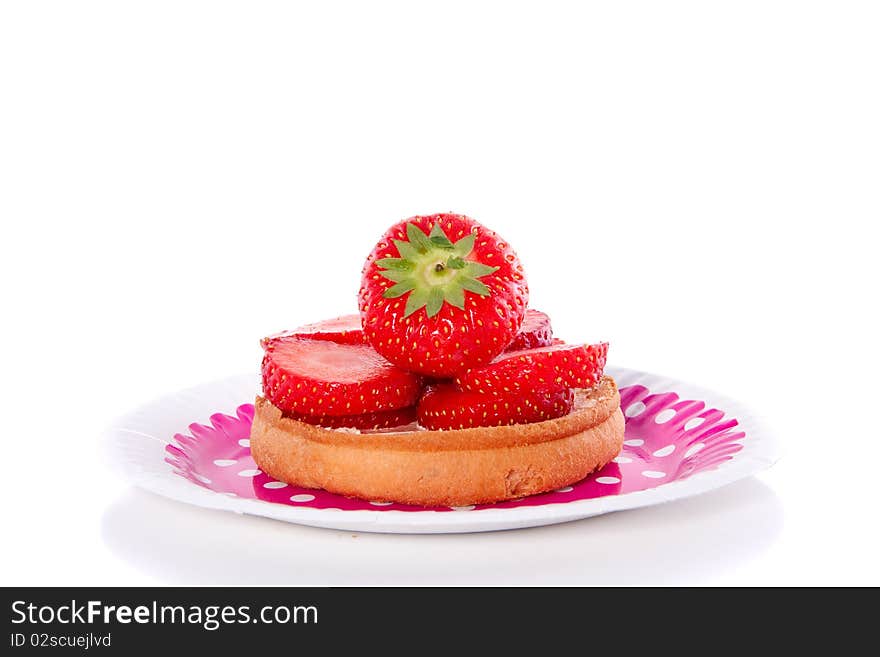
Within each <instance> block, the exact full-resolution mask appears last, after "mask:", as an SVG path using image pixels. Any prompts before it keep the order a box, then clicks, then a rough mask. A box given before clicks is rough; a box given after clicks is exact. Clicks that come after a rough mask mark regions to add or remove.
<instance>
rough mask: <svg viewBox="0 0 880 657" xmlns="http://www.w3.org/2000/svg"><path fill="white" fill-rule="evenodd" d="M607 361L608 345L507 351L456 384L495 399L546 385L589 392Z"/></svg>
mask: <svg viewBox="0 0 880 657" xmlns="http://www.w3.org/2000/svg"><path fill="white" fill-rule="evenodd" d="M607 357H608V343H607V342H600V343H599V344H593V345H573V344H563V345H555V346H552V347H540V348H538V349H528V350H525V351H508V352H507V353H504V354H502V355H501V356H499V357H498V358H496V359H495V360H494V361H492V362H491V363H489V364H488V365H485V366H483V367H478V368H475V369H472V370H468V371H467V372H465V373H464V374H462V375H461V376H459V377H458V378H457V379H456V380H455V382H456V383H457V384H458V385H459V386H460V387H461V389H462V390H470V391H473V392H480V393H485V394H494V395H503V394H506V393H509V392H516V391H527V390H533V389H540V388H542V387H546V386H547V385H558V386H567V387H570V388H589V387H591V386H594V385H596V383H597V382H598V381H599V379H601V378H602V371H603V369H604V368H605V360H606V358H607Z"/></svg>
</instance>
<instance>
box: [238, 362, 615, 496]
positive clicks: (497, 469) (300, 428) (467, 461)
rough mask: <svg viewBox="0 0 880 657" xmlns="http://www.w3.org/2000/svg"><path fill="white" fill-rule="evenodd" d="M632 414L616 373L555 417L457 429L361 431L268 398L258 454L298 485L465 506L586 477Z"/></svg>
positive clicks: (604, 459)
mask: <svg viewBox="0 0 880 657" xmlns="http://www.w3.org/2000/svg"><path fill="white" fill-rule="evenodd" d="M623 430H624V420H623V414H622V413H621V410H620V396H619V394H618V392H617V386H616V385H615V383H614V381H613V379H611V378H610V377H605V378H604V379H603V380H602V381H600V382H599V384H598V385H597V386H596V387H594V388H592V389H590V390H583V391H578V393H577V399H576V402H575V408H574V410H572V412H571V413H569V414H568V415H566V416H564V417H562V418H556V419H554V420H547V421H544V422H536V423H532V424H524V425H513V426H503V427H477V428H472V429H458V430H449V431H423V430H417V431H400V432H386V433H364V434H360V433H355V432H348V431H338V430H333V429H325V428H322V427H317V426H314V425H310V424H306V423H303V422H299V421H297V420H294V419H291V418H287V417H283V416H282V413H281V411H280V410H279V409H278V408H276V407H275V406H273V405H272V404H271V403H270V402H269V401H268V400H266V399H264V398H262V397H258V398H257V400H256V404H255V414H254V420H253V425H252V428H251V454H252V455H253V458H254V460H255V461H256V463H257V465H258V466H259V467H260V469H262V470H263V471H264V472H265V473H266V474H268V475H270V476H272V477H274V478H275V479H278V480H279V481H284V482H287V483H289V484H293V485H296V486H302V487H305V488H321V489H324V490H327V491H329V492H332V493H337V494H340V495H346V496H351V497H358V498H361V499H365V500H371V501H383V502H398V503H402V504H413V505H420V506H465V505H471V504H487V503H492V502H499V501H503V500H510V499H515V498H519V497H524V496H526V495H534V494H537V493H544V492H548V491H551V490H555V489H557V488H561V487H563V486H567V485H569V484H572V483H574V482H577V481H580V480H581V479H583V478H584V477H586V476H587V475H589V474H590V473H591V472H594V471H595V470H597V469H599V468H601V467H602V466H604V465H605V464H606V463H608V462H609V461H610V460H611V459H613V458H614V457H615V456H617V455H618V454H619V453H620V450H621V448H622V446H623Z"/></svg>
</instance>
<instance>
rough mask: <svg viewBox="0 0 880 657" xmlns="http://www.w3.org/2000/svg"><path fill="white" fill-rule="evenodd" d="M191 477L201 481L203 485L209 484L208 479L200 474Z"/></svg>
mask: <svg viewBox="0 0 880 657" xmlns="http://www.w3.org/2000/svg"><path fill="white" fill-rule="evenodd" d="M193 477H195V478H196V479H198V480H199V481H201V482H202V483H203V484H210V483H211V480H210V479H208V478H207V477H204V476H202V475H200V474H196V473H195V472H194V473H193Z"/></svg>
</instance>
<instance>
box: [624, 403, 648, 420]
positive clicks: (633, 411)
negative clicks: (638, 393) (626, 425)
mask: <svg viewBox="0 0 880 657" xmlns="http://www.w3.org/2000/svg"><path fill="white" fill-rule="evenodd" d="M644 412H645V405H644V404H643V403H642V402H640V401H639V402H636V403H634V404H630V405H629V406H627V408H626V411H624V413H623V414H624V415H626V416H627V417H635V416H636V415H639V414H641V413H644Z"/></svg>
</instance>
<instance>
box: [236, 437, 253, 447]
mask: <svg viewBox="0 0 880 657" xmlns="http://www.w3.org/2000/svg"><path fill="white" fill-rule="evenodd" d="M238 444H239V445H241V446H242V447H250V446H251V441H250V439H249V438H242V439H241V440H239V441H238Z"/></svg>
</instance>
